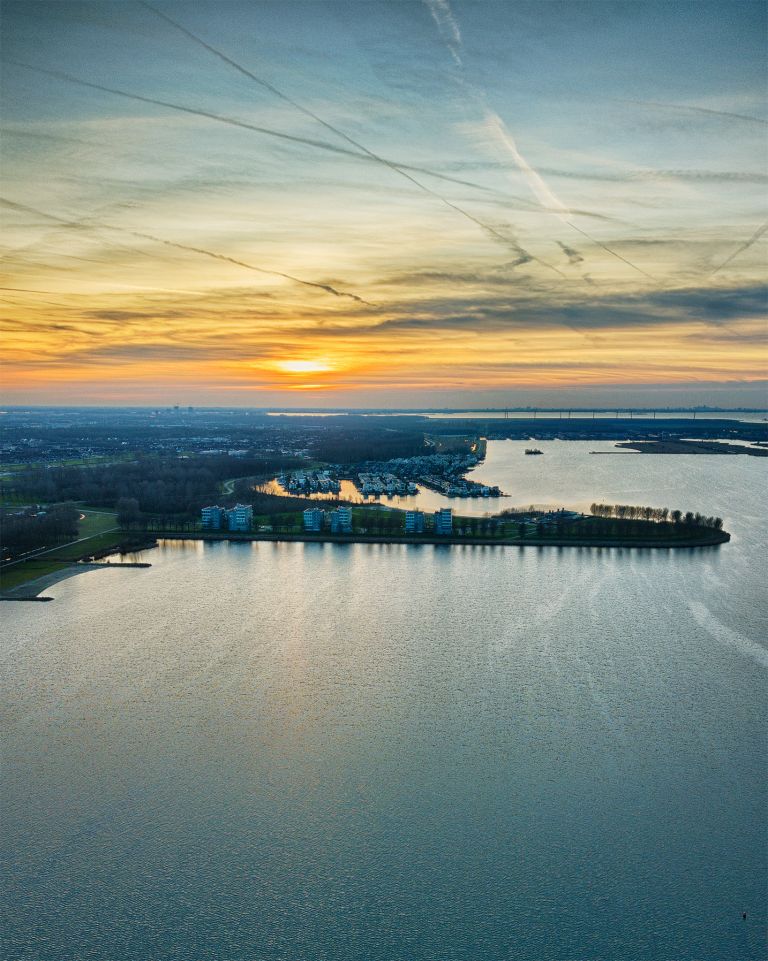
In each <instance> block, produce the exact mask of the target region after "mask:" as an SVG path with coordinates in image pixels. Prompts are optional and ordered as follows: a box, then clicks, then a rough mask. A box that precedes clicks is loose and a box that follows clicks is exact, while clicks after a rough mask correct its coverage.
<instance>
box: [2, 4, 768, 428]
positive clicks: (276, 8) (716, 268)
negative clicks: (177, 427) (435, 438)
mask: <svg viewBox="0 0 768 961" xmlns="http://www.w3.org/2000/svg"><path fill="white" fill-rule="evenodd" d="M3 19H4V25H3V90H4V93H3V127H2V133H3V144H4V145H3V148H2V155H3V156H2V159H3V177H2V179H3V183H2V190H1V191H0V195H1V198H2V200H1V206H0V210H2V214H3V225H4V241H3V245H2V259H3V273H2V280H1V281H0V288H1V289H0V300H1V301H2V305H3V321H2V329H3V337H4V351H3V355H4V370H3V373H4V376H3V381H4V391H3V402H4V403H5V404H8V405H13V404H73V405H75V404H82V405H110V404H115V405H120V404H126V405H134V404H135V405H157V406H168V405H174V404H180V405H183V406H187V405H190V404H192V405H200V406H224V407H236V406H244V407H269V406H274V407H286V408H297V409H301V408H303V407H315V408H339V407H349V408H354V407H380V408H387V407H391V408H419V407H421V408H426V407H466V408H467V409H471V408H475V409H479V408H481V407H498V408H503V407H506V406H525V405H531V406H551V407H558V406H562V407H568V406H589V405H594V406H612V405H620V406H637V407H648V408H653V407H664V406H695V405H710V406H723V407H738V406H753V407H762V406H765V404H766V398H768V380H766V369H767V368H768V365H767V364H766V350H765V342H766V336H765V334H766V288H765V268H766V256H765V252H766V243H768V212H767V211H766V209H765V207H766V204H765V200H766V191H765V185H766V183H768V171H766V168H765V156H766V146H767V145H768V141H767V136H766V135H767V134H768V114H767V113H766V106H765V97H764V90H765V80H766V75H767V74H766V45H765V35H766V34H765V27H766V10H765V7H764V5H763V4H762V3H751V2H741V3H738V4H729V5H724V4H722V3H706V2H704V3H695V4H689V3H677V4H672V5H669V4H663V3H655V2H654V3H651V2H649V3H623V2H615V3H602V2H592V0H585V2H581V3H578V4H572V3H561V2H559V0H554V2H549V3H537V2H531V3H527V2H521V3H514V4H507V3H471V4H470V3H464V2H460V0H450V2H449V0H424V2H421V0H419V2H417V0H414V2H406V3H387V2H380V3H376V2H366V3H346V4H344V3H332V2H327V3H326V2H316V3H291V2H288V3H286V2H282V0H281V2H279V3H278V2H264V3H258V4H253V3H250V2H249V3H245V2H242V3H241V2H231V3H230V2H228V3H226V4H214V3H209V2H203V0H199V2H198V0H196V2H194V3H193V2H189V0H187V2H172V3H168V2H157V3H155V2H154V0H153V2H152V3H151V4H150V3H143V2H114V3H112V2H101V0H97V2H93V3H75V2H68V0H64V2H57V3H48V2H40V3H37V2H35V3H27V2H24V3H20V2H9V3H6V4H5V6H4V18H3Z"/></svg>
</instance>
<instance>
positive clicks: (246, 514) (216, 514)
mask: <svg viewBox="0 0 768 961" xmlns="http://www.w3.org/2000/svg"><path fill="white" fill-rule="evenodd" d="M200 521H201V524H202V527H203V529H204V530H209V531H222V530H228V531H249V530H250V529H251V527H252V525H253V507H251V505H250V504H235V506H234V507H219V506H218V505H213V506H211V507H204V508H203V509H202V510H201V511H200Z"/></svg>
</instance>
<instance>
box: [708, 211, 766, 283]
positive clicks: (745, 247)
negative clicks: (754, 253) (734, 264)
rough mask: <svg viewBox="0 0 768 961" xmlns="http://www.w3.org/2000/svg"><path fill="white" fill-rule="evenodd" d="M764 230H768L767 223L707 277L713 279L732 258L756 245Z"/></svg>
mask: <svg viewBox="0 0 768 961" xmlns="http://www.w3.org/2000/svg"><path fill="white" fill-rule="evenodd" d="M766 230H768V222H766V223H764V224H763V226H762V227H758V228H757V230H756V231H755V232H754V233H753V234H752V236H751V237H750V238H749V240H747V241H745V242H744V243H743V244H742V245H741V246H740V247H737V248H736V250H734V252H733V253H732V254H731V256H730V257H727V258H726V259H725V260H724V261H723V262H722V263H721V264H720V266H719V267H715V269H714V270H713V271H712V273H711V274H710V275H709V276H710V277H714V276H715V274H716V273H717V272H718V271H720V270H722V269H723V267H727V266H728V264H729V263H730V262H731V261H732V260H734V258H736V257H738V256H739V254H743V253H744V251H745V250H748V249H749V248H750V247H751V246H752V244H756V243H757V241H758V240H759V239H760V238H761V237H762V236H763V234H764V233H765V232H766Z"/></svg>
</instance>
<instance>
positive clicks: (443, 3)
mask: <svg viewBox="0 0 768 961" xmlns="http://www.w3.org/2000/svg"><path fill="white" fill-rule="evenodd" d="M425 2H426V4H427V6H428V7H429V12H430V13H431V14H432V19H433V20H434V21H435V23H436V24H437V30H438V32H439V33H440V35H441V36H442V37H443V39H444V40H445V45H446V46H447V47H448V50H449V52H450V54H451V56H452V57H453V59H454V61H455V62H456V66H457V67H462V68H463V67H464V63H463V62H462V59H461V46H462V40H461V30H459V25H458V23H457V22H456V18H455V17H454V15H453V11H452V10H451V8H450V5H449V4H448V2H447V0H425ZM446 34H447V36H446Z"/></svg>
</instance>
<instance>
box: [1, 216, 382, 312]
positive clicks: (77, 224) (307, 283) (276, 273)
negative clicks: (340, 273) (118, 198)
mask: <svg viewBox="0 0 768 961" xmlns="http://www.w3.org/2000/svg"><path fill="white" fill-rule="evenodd" d="M0 203H1V204H3V205H4V206H6V207H9V208H11V209H13V210H22V211H25V212H26V213H34V214H36V215H37V216H39V217H45V218H47V219H48V220H53V221H56V223H60V224H63V225H64V226H66V227H73V228H77V229H82V228H83V226H84V222H83V220H82V219H81V220H77V221H75V220H66V219H64V218H63V217H57V216H56V215H55V214H49V213H44V212H43V211H41V210H35V208H33V207H28V206H26V205H25V204H19V203H14V202H13V201H11V200H7V199H6V198H2V197H0ZM90 224H91V225H93V226H98V227H101V228H102V229H103V230H114V231H117V232H118V233H122V234H128V235H129V236H131V237H137V238H138V239H140V240H150V241H152V243H156V244H162V245H163V246H165V247H173V248H175V249H176V250H185V251H187V252H189V253H194V254H200V255H201V256H203V257H210V258H212V259H213V260H221V261H223V262H225V263H230V264H234V265H235V266H236V267H244V268H245V269H246V270H252V271H255V272H256V273H259V274H266V275H268V276H272V277H282V278H283V279H284V280H290V281H293V283H296V284H301V285H302V286H304V287H313V288H315V289H317V290H322V291H325V293H327V294H332V295H333V296H334V297H346V298H349V299H350V300H354V301H356V302H357V303H358V304H364V305H365V306H366V307H372V306H374V305H373V304H369V303H368V301H366V300H363V299H362V297H358V296H357V295H356V294H350V293H347V292H346V291H343V290H338V289H337V288H336V287H333V286H332V285H331V284H322V283H318V282H316V281H313V280H304V279H302V278H301V277H296V276H295V275H293V274H288V273H284V272H283V271H281V270H271V269H268V268H266V267H256V266H255V265H254V264H249V263H246V262H245V261H244V260H237V259H236V258H235V257H229V256H227V255H226V254H218V253H215V252H214V251H212V250H205V249H204V248H202V247H193V246H191V245H190V244H181V243H177V242H176V241H173V240H166V239H164V238H162V237H155V236H154V235H153V234H148V233H144V232H143V231H139V230H129V229H128V228H126V227H115V226H113V225H111V224H105V223H103V222H100V221H97V220H91V221H90ZM86 226H87V225H86Z"/></svg>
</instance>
